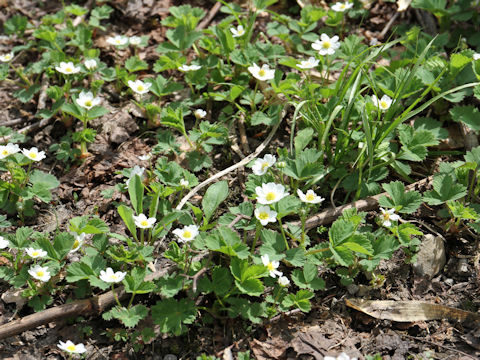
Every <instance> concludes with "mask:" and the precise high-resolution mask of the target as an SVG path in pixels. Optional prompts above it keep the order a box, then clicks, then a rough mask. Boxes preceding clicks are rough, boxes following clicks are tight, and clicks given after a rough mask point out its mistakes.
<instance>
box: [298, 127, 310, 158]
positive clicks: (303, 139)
mask: <svg viewBox="0 0 480 360" xmlns="http://www.w3.org/2000/svg"><path fill="white" fill-rule="evenodd" d="M313 134H314V130H313V129H312V128H311V127H308V128H305V129H302V130H300V131H299V132H298V134H297V136H295V154H297V155H299V154H300V153H301V151H302V150H303V149H305V148H306V147H307V146H308V144H309V143H310V141H312V139H313Z"/></svg>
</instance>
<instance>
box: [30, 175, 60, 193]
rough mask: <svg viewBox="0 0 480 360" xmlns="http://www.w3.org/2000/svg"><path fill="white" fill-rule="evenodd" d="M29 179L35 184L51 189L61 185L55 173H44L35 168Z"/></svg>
mask: <svg viewBox="0 0 480 360" xmlns="http://www.w3.org/2000/svg"><path fill="white" fill-rule="evenodd" d="M29 181H30V183H31V184H33V185H35V184H38V185H41V186H43V187H45V188H46V189H49V190H51V189H54V188H56V187H58V186H60V182H59V181H58V180H57V178H56V177H55V176H54V175H52V174H47V173H44V172H43V171H40V170H34V171H33V172H32V174H31V175H30V178H29Z"/></svg>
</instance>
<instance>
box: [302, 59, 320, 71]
mask: <svg viewBox="0 0 480 360" xmlns="http://www.w3.org/2000/svg"><path fill="white" fill-rule="evenodd" d="M319 62H320V60H318V59H315V58H314V57H313V56H310V57H309V58H308V60H302V61H300V64H297V66H298V67H299V68H300V69H313V68H314V67H317V66H318V63H319Z"/></svg>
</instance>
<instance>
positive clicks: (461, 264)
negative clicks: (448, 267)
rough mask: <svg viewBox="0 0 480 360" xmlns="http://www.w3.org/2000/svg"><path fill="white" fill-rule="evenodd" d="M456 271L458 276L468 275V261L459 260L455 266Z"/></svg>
mask: <svg viewBox="0 0 480 360" xmlns="http://www.w3.org/2000/svg"><path fill="white" fill-rule="evenodd" d="M457 271H458V273H459V274H460V275H468V274H469V273H470V271H469V270H468V260H467V259H460V260H459V261H458V265H457Z"/></svg>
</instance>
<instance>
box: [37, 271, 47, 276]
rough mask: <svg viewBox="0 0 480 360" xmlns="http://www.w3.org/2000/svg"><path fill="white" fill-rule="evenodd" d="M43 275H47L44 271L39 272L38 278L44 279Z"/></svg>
mask: <svg viewBox="0 0 480 360" xmlns="http://www.w3.org/2000/svg"><path fill="white" fill-rule="evenodd" d="M43 275H45V273H44V272H43V271H41V270H40V271H37V276H38V277H43Z"/></svg>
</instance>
